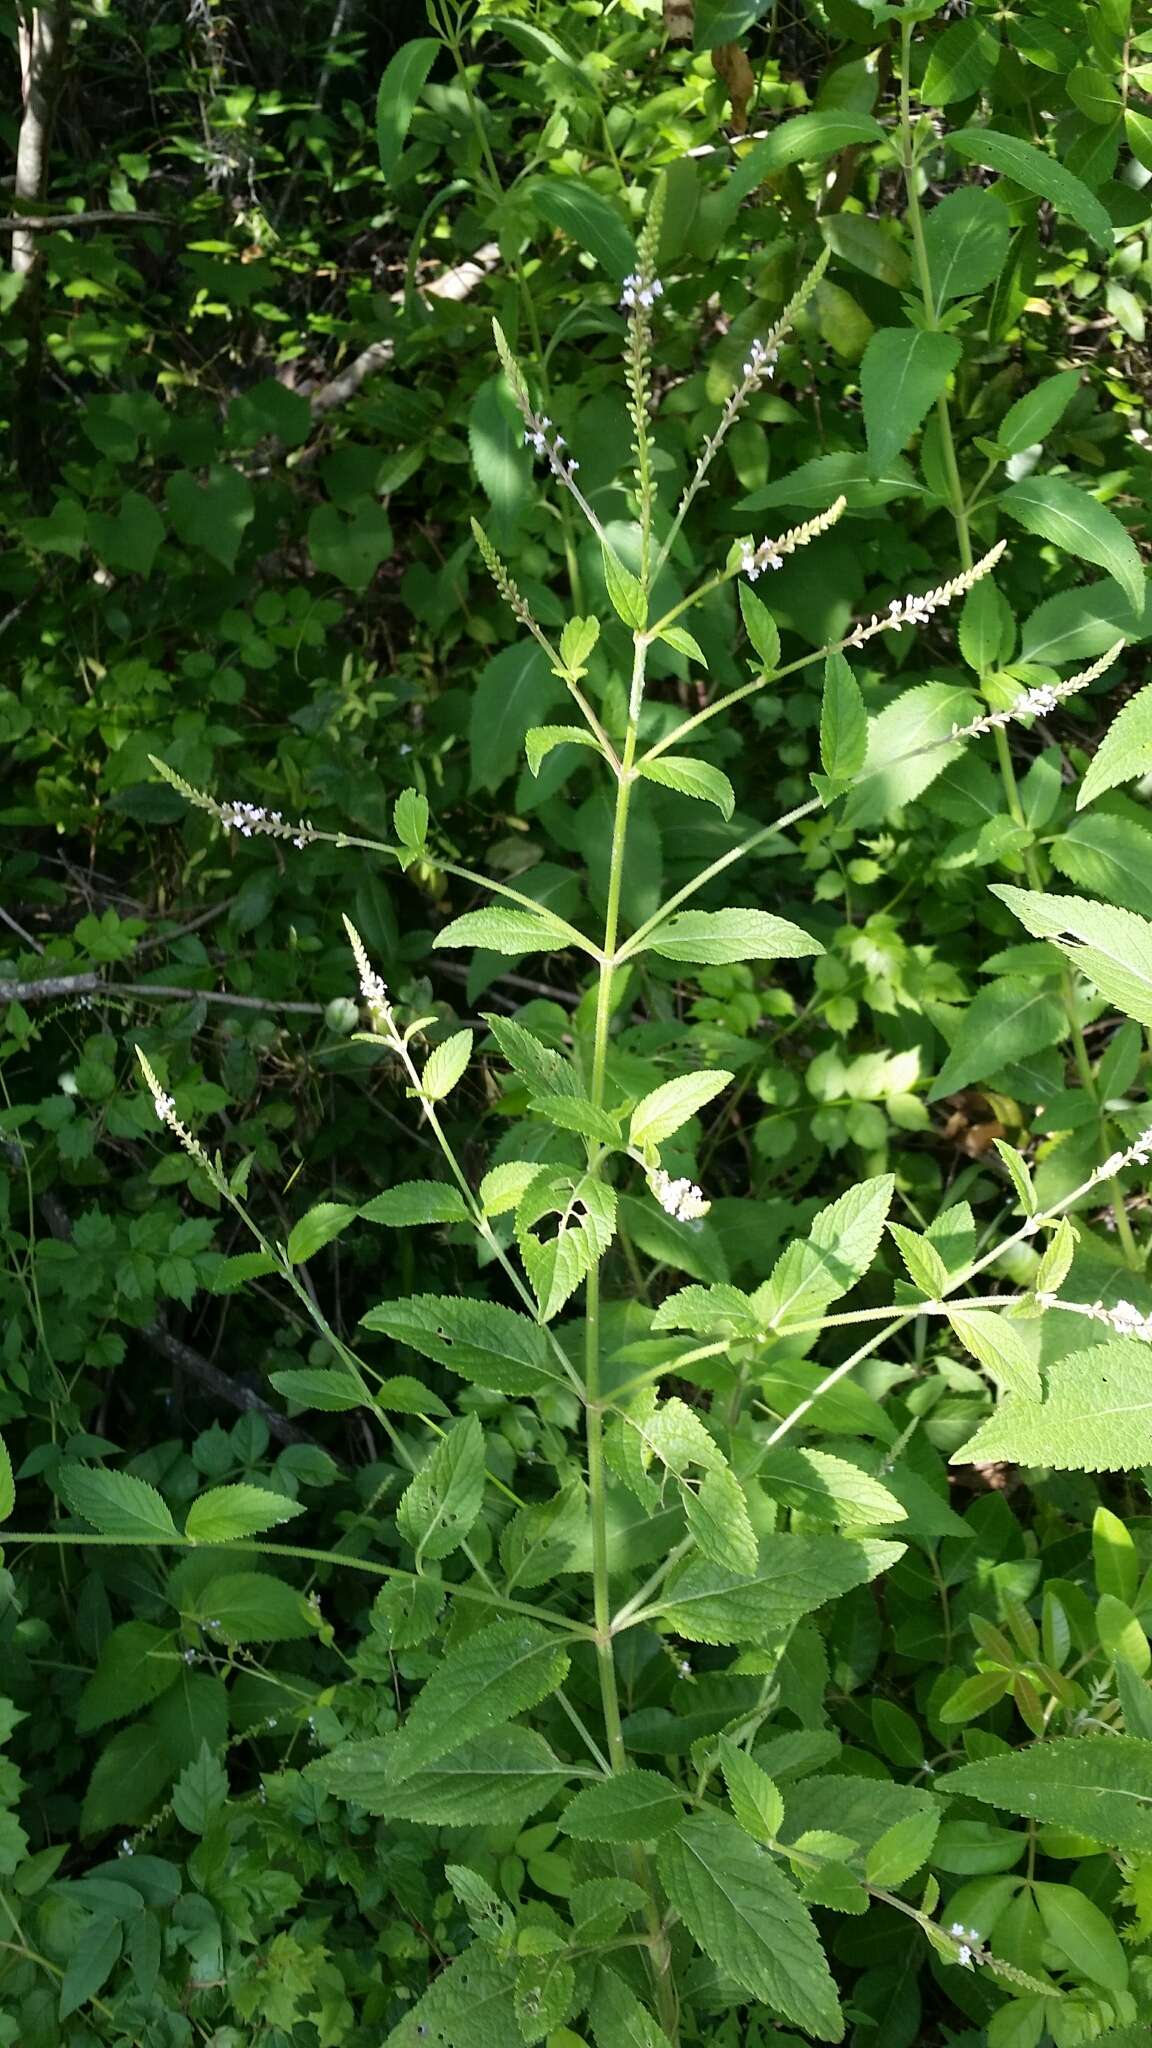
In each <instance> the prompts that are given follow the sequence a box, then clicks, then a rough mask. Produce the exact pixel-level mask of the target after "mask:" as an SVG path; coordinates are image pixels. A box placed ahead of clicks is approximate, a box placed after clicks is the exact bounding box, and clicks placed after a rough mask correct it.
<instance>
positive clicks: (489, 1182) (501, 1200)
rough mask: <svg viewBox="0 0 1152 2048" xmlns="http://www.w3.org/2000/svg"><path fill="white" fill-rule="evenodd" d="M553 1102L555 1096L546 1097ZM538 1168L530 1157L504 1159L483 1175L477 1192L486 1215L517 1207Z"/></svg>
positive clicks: (496, 1214)
mask: <svg viewBox="0 0 1152 2048" xmlns="http://www.w3.org/2000/svg"><path fill="white" fill-rule="evenodd" d="M548 1100H549V1101H552V1102H555V1101H556V1100H557V1098H556V1097H555V1096H550V1097H548ZM539 1171H540V1168H539V1166H538V1165H537V1163H536V1161H535V1160H532V1159H505V1160H503V1161H502V1163H501V1164H500V1165H499V1166H494V1167H493V1168H492V1169H491V1171H490V1172H489V1173H486V1174H485V1175H484V1178H483V1180H482V1181H481V1183H480V1186H479V1189H478V1191H477V1192H478V1194H479V1198H480V1206H481V1208H482V1209H483V1211H484V1214H485V1215H486V1216H506V1215H507V1214H508V1211H509V1210H510V1209H515V1208H517V1207H518V1205H519V1203H520V1200H521V1198H522V1196H523V1194H524V1190H525V1188H526V1187H527V1186H528V1185H529V1182H530V1181H534V1180H535V1178H536V1175H537V1174H538V1173H539Z"/></svg>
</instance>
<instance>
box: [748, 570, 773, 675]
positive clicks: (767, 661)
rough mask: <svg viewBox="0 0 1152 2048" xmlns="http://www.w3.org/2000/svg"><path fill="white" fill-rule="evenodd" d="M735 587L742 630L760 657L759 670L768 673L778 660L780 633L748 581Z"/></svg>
mask: <svg viewBox="0 0 1152 2048" xmlns="http://www.w3.org/2000/svg"><path fill="white" fill-rule="evenodd" d="M737 589H738V591H739V595H740V616H741V618H742V619H743V621H744V630H745V632H746V633H747V635H748V638H749V640H750V641H751V642H752V645H753V647H754V648H755V650H756V653H757V654H758V656H759V658H760V668H761V671H762V672H763V673H764V674H766V675H770V674H771V673H772V671H773V670H774V669H775V668H776V667H777V666H778V664H779V661H780V633H779V630H778V628H777V625H776V621H775V619H774V618H773V617H772V614H771V612H770V611H769V609H768V607H767V605H766V604H765V603H764V602H763V601H762V599H760V598H758V597H757V595H756V592H755V591H754V590H753V588H752V586H751V584H750V583H744V582H741V583H740V584H738V585H737Z"/></svg>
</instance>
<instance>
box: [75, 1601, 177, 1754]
mask: <svg viewBox="0 0 1152 2048" xmlns="http://www.w3.org/2000/svg"><path fill="white" fill-rule="evenodd" d="M179 1668H180V1648H179V1644H178V1640H177V1637H176V1634H175V1632H174V1630H172V1629H163V1628H156V1627H154V1626H153V1624H152V1623H151V1622H150V1621H125V1622H122V1623H121V1625H120V1627H119V1628H114V1629H113V1630H112V1633H111V1634H110V1635H109V1636H107V1637H106V1638H105V1640H104V1643H103V1646H102V1648H101V1651H100V1658H99V1662H98V1663H97V1665H96V1669H95V1671H94V1672H93V1673H92V1676H91V1678H90V1679H89V1680H88V1683H87V1685H86V1686H85V1687H84V1690H83V1692H82V1693H81V1695H80V1701H79V1704H78V1706H77V1709H76V1726H77V1728H78V1729H79V1730H80V1732H81V1734H82V1735H87V1734H89V1733H90V1732H91V1730H92V1729H93V1728H101V1727H103V1726H104V1723H105V1722H106V1721H120V1720H123V1718H124V1716H125V1715H127V1714H134V1713H136V1712H137V1710H138V1709H139V1708H140V1707H146V1706H148V1705H150V1703H151V1702H152V1701H153V1700H154V1699H158V1698H159V1697H160V1694H161V1693H162V1692H165V1691H166V1690H167V1688H168V1687H169V1686H170V1685H171V1684H172V1683H173V1681H174V1679H175V1677H176V1674H177V1671H178V1670H179Z"/></svg>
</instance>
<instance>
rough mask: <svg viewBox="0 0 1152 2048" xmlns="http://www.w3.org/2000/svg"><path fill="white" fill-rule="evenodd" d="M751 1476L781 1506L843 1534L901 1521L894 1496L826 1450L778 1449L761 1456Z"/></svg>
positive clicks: (784, 1446) (781, 1446) (780, 1446)
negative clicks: (832, 1523)
mask: <svg viewBox="0 0 1152 2048" xmlns="http://www.w3.org/2000/svg"><path fill="white" fill-rule="evenodd" d="M756 1473H757V1477H758V1479H759V1480H760V1482H761V1485H762V1486H764V1487H765V1488H766V1489H767V1491H768V1492H769V1493H770V1494H771V1495H772V1496H773V1498H774V1499H775V1500H778V1501H780V1502H781V1503H782V1505H783V1506H784V1507H788V1508H798V1509H799V1510H800V1511H801V1513H803V1514H807V1515H814V1516H816V1517H817V1518H818V1519H819V1520H820V1521H822V1522H834V1523H836V1524H837V1525H838V1526H839V1527H841V1528H844V1529H877V1528H883V1526H884V1524H885V1523H886V1522H902V1521H904V1520H905V1514H906V1511H905V1509H904V1508H903V1507H902V1506H901V1504H900V1502H899V1501H898V1500H897V1498H896V1495H895V1494H894V1493H890V1492H889V1490H888V1488H887V1487H886V1486H883V1485H881V1483H880V1481H879V1480H878V1479H873V1477H872V1476H871V1474H870V1473H868V1472H862V1471H861V1470H860V1468H859V1466H858V1465H852V1464H850V1463H849V1461H848V1459H847V1458H837V1457H834V1456H833V1455H832V1453H831V1452H829V1451H818V1450H812V1449H810V1448H809V1447H808V1446H807V1445H805V1446H804V1447H803V1448H802V1449H801V1448H799V1447H794V1446H792V1445H790V1444H777V1445H775V1446H774V1447H773V1449H772V1450H770V1451H766V1452H765V1454H764V1456H763V1458H762V1459H761V1460H760V1463H759V1464H758V1466H757V1468H756Z"/></svg>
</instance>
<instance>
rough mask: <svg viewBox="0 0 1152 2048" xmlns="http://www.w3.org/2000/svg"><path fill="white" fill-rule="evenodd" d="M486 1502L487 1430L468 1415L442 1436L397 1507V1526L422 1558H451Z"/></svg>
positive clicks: (419, 1558)
mask: <svg viewBox="0 0 1152 2048" xmlns="http://www.w3.org/2000/svg"><path fill="white" fill-rule="evenodd" d="M483 1504H484V1432H483V1430H482V1429H481V1427H480V1422H479V1419H478V1417H477V1416H475V1415H466V1416H465V1417H464V1419H463V1421H462V1422H457V1423H456V1424H455V1425H454V1426H453V1427H452V1428H451V1429H450V1430H449V1431H448V1433H447V1435H446V1436H444V1437H442V1438H441V1440H440V1442H439V1443H438V1444H437V1445H436V1448H435V1450H434V1451H433V1452H432V1453H431V1456H430V1457H428V1458H427V1459H426V1460H425V1462H424V1464H423V1465H422V1466H421V1467H420V1470H419V1471H418V1472H417V1473H416V1475H415V1477H414V1478H413V1479H412V1481H411V1483H410V1485H409V1486H408V1487H407V1488H406V1489H405V1492H404V1493H403V1495H402V1496H401V1500H400V1504H399V1506H398V1507H397V1509H396V1527H397V1528H398V1529H399V1531H400V1534H401V1535H402V1536H404V1537H406V1538H407V1540H408V1542H409V1543H410V1544H411V1545H412V1548H413V1549H414V1550H415V1552H416V1556H417V1560H418V1561H419V1560H422V1559H424V1558H432V1559H439V1558H442V1557H449V1556H450V1555H451V1553H452V1552H453V1551H454V1550H457V1549H458V1548H459V1546H460V1545H461V1543H463V1542H465V1541H466V1540H467V1537H468V1535H469V1532H470V1530H471V1528H472V1525H473V1523H474V1522H475V1520H476V1517H477V1515H478V1514H479V1513H480V1509H481V1507H482V1506H483Z"/></svg>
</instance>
